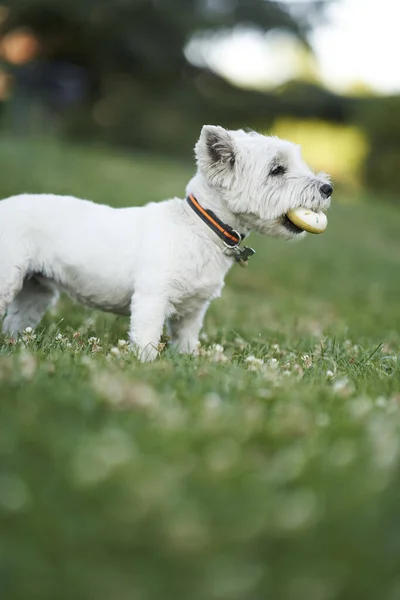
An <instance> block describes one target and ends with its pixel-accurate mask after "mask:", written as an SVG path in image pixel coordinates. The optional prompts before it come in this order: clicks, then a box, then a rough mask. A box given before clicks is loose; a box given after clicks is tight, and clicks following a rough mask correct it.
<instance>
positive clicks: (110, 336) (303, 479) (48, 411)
mask: <svg viewBox="0 0 400 600" xmlns="http://www.w3.org/2000/svg"><path fill="white" fill-rule="evenodd" d="M0 166H1V172H2V177H1V181H0V192H1V196H2V197H4V196H6V195H10V194H13V193H18V192H21V191H32V192H42V191H53V192H55V193H68V194H75V195H78V196H81V197H89V198H92V199H94V200H97V201H99V202H108V203H112V204H114V205H116V206H123V205H129V204H141V203H145V202H147V201H150V200H157V199H161V198H164V197H168V196H171V195H180V196H182V195H183V193H184V186H185V183H186V181H187V179H188V176H189V175H190V173H191V170H192V166H191V165H187V164H179V163H174V162H172V161H169V160H166V159H161V158H160V159H156V158H151V159H150V158H148V157H144V156H138V155H132V156H116V155H110V154H109V153H107V151H105V150H101V149H100V150H95V149H85V148H74V147H63V146H59V145H56V144H54V143H50V142H40V141H37V142H29V143H27V142H22V141H20V142H16V141H13V140H7V139H5V140H4V139H3V140H1V142H0ZM350 200H351V199H348V198H346V197H345V196H342V197H338V198H335V199H334V202H333V208H332V210H331V214H330V219H329V228H328V231H327V232H326V234H324V235H323V236H309V238H308V239H307V240H306V241H304V242H303V243H301V244H299V245H291V244H285V243H283V242H280V241H277V240H267V239H264V238H257V237H254V239H253V240H252V243H253V245H254V247H255V248H256V250H257V254H256V256H255V257H254V258H253V259H252V260H251V261H250V264H249V267H248V269H247V270H244V269H239V268H237V267H236V268H234V269H232V271H231V273H230V274H229V276H228V279H227V285H226V287H225V290H224V293H223V296H222V298H221V299H220V300H218V301H216V302H214V304H213V305H212V307H211V309H210V311H209V313H208V315H207V318H206V323H205V329H204V336H203V348H204V350H203V355H202V356H201V357H200V358H199V359H192V358H188V357H180V358H178V357H176V356H173V355H169V354H168V352H167V353H166V354H165V356H164V357H163V358H161V359H160V360H158V361H157V362H155V363H154V364H151V365H140V364H138V363H137V362H136V361H135V360H134V359H133V358H132V357H131V356H130V355H129V353H128V352H127V350H126V347H125V346H124V344H123V342H120V341H119V340H125V339H126V336H127V325H128V321H127V319H124V318H121V317H114V316H111V315H105V314H102V313H96V312H93V311H88V310H86V309H84V308H82V307H80V306H75V305H73V304H72V303H71V302H70V301H69V300H68V299H67V298H63V300H62V302H61V303H60V304H59V306H58V307H57V309H56V311H55V313H54V314H52V315H49V316H47V317H46V319H45V321H44V322H43V324H42V325H41V326H40V327H39V329H38V330H37V331H36V332H32V333H26V334H25V335H24V337H23V338H22V340H21V341H19V342H18V343H14V342H13V341H12V340H8V339H5V338H4V337H3V338H1V343H0V398H1V402H0V581H1V592H2V598H4V599H7V600H11V599H12V600H30V599H38V600H47V599H49V600H50V599H51V600H70V599H71V600H72V599H74V600H90V599H96V600H108V599H111V598H113V599H115V600H131V599H133V600H153V599H157V600H159V599H161V598H162V599H163V600H169V599H174V600H175V599H177V598H182V599H185V600H186V599H189V598H190V600H212V599H215V600H231V599H232V600H242V599H243V600H261V599H262V600H264V599H271V600H280V599H282V600H357V599H360V600H377V599H378V598H379V600H398V599H399V598H400V568H399V551H400V545H399V539H400V518H399V514H400V513H399V508H398V506H399V501H400V478H399V472H400V471H399V457H400V443H399V442H400V438H399V433H400V412H399V406H400V362H399V360H398V358H399V347H400V310H399V297H400V277H399V276H398V272H399V266H400V240H399V235H398V232H399V228H400V212H399V210H398V208H396V207H394V206H389V205H385V204H382V203H381V202H380V200H379V198H375V199H372V200H370V201H367V200H364V201H361V200H359V201H358V202H350ZM88 226H90V224H88ZM0 260H1V259H0Z"/></svg>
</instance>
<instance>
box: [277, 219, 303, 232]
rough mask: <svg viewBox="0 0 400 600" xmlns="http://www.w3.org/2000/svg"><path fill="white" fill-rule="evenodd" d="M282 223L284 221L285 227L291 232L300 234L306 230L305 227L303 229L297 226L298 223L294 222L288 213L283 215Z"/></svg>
mask: <svg viewBox="0 0 400 600" xmlns="http://www.w3.org/2000/svg"><path fill="white" fill-rule="evenodd" d="M281 223H282V225H283V227H284V228H285V229H286V230H287V231H288V232H289V233H292V234H299V233H303V231H304V229H301V227H297V225H295V224H294V223H292V221H291V220H290V219H289V217H288V216H287V215H283V216H282V219H281Z"/></svg>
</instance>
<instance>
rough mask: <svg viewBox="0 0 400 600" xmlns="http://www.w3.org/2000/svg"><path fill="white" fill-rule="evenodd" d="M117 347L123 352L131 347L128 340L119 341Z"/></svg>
mask: <svg viewBox="0 0 400 600" xmlns="http://www.w3.org/2000/svg"><path fill="white" fill-rule="evenodd" d="M117 346H118V348H120V349H121V350H122V349H125V348H127V347H128V346H129V342H128V341H127V340H118V342H117Z"/></svg>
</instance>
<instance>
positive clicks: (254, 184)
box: [0, 125, 332, 360]
mask: <svg viewBox="0 0 400 600" xmlns="http://www.w3.org/2000/svg"><path fill="white" fill-rule="evenodd" d="M195 152H196V158H197V165H198V170H197V173H196V175H195V176H194V177H193V178H192V179H191V181H190V182H189V184H188V186H187V195H188V198H187V201H185V200H182V199H179V198H173V199H172V200H166V201H164V202H159V203H151V204H148V205H146V206H144V207H135V208H120V209H114V208H111V207H109V206H103V205H99V204H94V203H92V202H89V201H86V200H79V199H77V198H73V197H69V196H55V195H51V194H40V195H36V194H23V195H20V196H14V197H12V198H8V199H6V200H3V201H1V202H0V319H1V318H2V317H3V316H4V315H5V318H4V321H3V331H4V332H7V333H9V334H18V333H19V332H21V331H23V329H24V328H26V327H27V326H30V327H35V326H36V325H37V324H38V323H39V321H40V319H41V318H42V316H43V314H44V313H45V311H46V309H47V308H48V307H49V306H50V305H51V304H52V303H53V302H54V301H55V300H56V299H57V296H58V290H59V289H61V290H64V291H65V292H67V293H68V294H69V295H70V296H72V297H73V298H76V299H77V300H79V301H81V302H83V303H84V304H86V305H88V306H92V307H94V308H98V309H101V310H106V311H112V312H115V313H119V314H123V315H128V314H130V315H131V325H130V340H131V343H132V346H133V349H134V351H135V352H136V354H137V355H138V356H139V357H140V358H141V359H142V360H152V359H154V358H155V357H156V356H157V353H158V345H159V340H160V336H161V333H162V329H163V325H164V322H165V321H166V320H167V321H168V326H169V331H170V335H171V343H172V344H173V345H174V346H175V347H176V348H177V350H178V351H180V352H189V353H195V352H196V351H197V348H198V334H199V331H200V329H201V326H202V323H203V318H204V315H205V312H206V310H207V308H208V306H209V304H210V301H211V300H212V299H213V298H215V297H217V296H219V295H220V293H221V290H222V287H223V283H224V277H225V275H226V273H227V271H228V270H229V269H230V267H231V266H232V265H233V264H234V263H235V261H236V262H240V263H242V264H243V263H245V262H246V261H247V259H248V257H249V256H250V255H251V254H252V253H253V251H252V250H251V249H249V248H244V249H243V248H242V247H241V246H240V243H241V241H242V240H243V239H244V237H245V236H247V234H248V233H250V232H251V231H257V232H259V233H265V234H268V235H272V236H278V237H285V238H287V239H292V238H300V237H302V236H303V235H305V234H304V232H303V231H302V230H301V229H299V228H298V227H296V226H295V225H293V224H292V223H291V222H290V221H289V219H288V218H287V217H286V213H287V212H288V210H289V209H291V208H296V207H299V206H301V207H305V208H310V209H313V210H323V211H325V210H326V209H327V208H328V206H329V204H330V195H331V193H332V187H331V185H330V184H329V181H328V179H327V177H326V176H324V175H318V176H316V175H315V174H314V173H312V171H311V170H310V169H309V167H308V166H307V165H306V164H305V163H304V162H303V160H302V159H301V156H300V150H299V147H298V146H296V145H294V144H292V143H290V142H287V141H283V140H280V139H277V138H275V137H265V136H263V135H260V134H257V133H254V132H252V133H245V132H244V131H242V130H239V131H227V130H225V129H223V128H222V127H214V126H208V125H206V126H204V127H203V129H202V132H201V135H200V139H199V141H198V142H197V145H196V148H195Z"/></svg>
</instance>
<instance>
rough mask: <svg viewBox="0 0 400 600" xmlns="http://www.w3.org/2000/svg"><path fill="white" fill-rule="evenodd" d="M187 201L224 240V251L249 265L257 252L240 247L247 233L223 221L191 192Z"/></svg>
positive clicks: (243, 263) (244, 264)
mask: <svg viewBox="0 0 400 600" xmlns="http://www.w3.org/2000/svg"><path fill="white" fill-rule="evenodd" d="M186 201H187V203H188V204H189V206H190V208H191V209H192V210H193V211H194V212H195V213H196V215H197V216H199V217H200V219H201V220H202V221H203V222H204V223H205V224H206V225H208V227H209V228H210V229H211V230H212V231H213V232H214V233H215V234H216V235H217V236H218V237H219V238H220V240H222V241H223V243H224V245H225V249H224V253H225V254H227V253H228V252H229V256H233V258H234V259H235V261H236V262H237V263H239V264H240V266H242V267H245V266H247V261H248V259H249V258H250V257H251V256H253V254H255V251H254V250H253V249H252V248H249V247H248V246H244V247H243V248H240V247H239V246H240V243H241V242H242V241H243V240H244V238H245V235H244V234H241V233H239V232H238V231H236V229H232V227H230V226H229V225H227V224H226V223H224V222H223V221H221V219H219V218H218V217H217V215H216V214H215V213H214V212H213V211H212V210H209V209H206V208H203V207H202V206H201V204H200V203H199V202H198V201H197V200H196V198H195V197H194V196H193V194H189V196H187V198H186Z"/></svg>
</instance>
